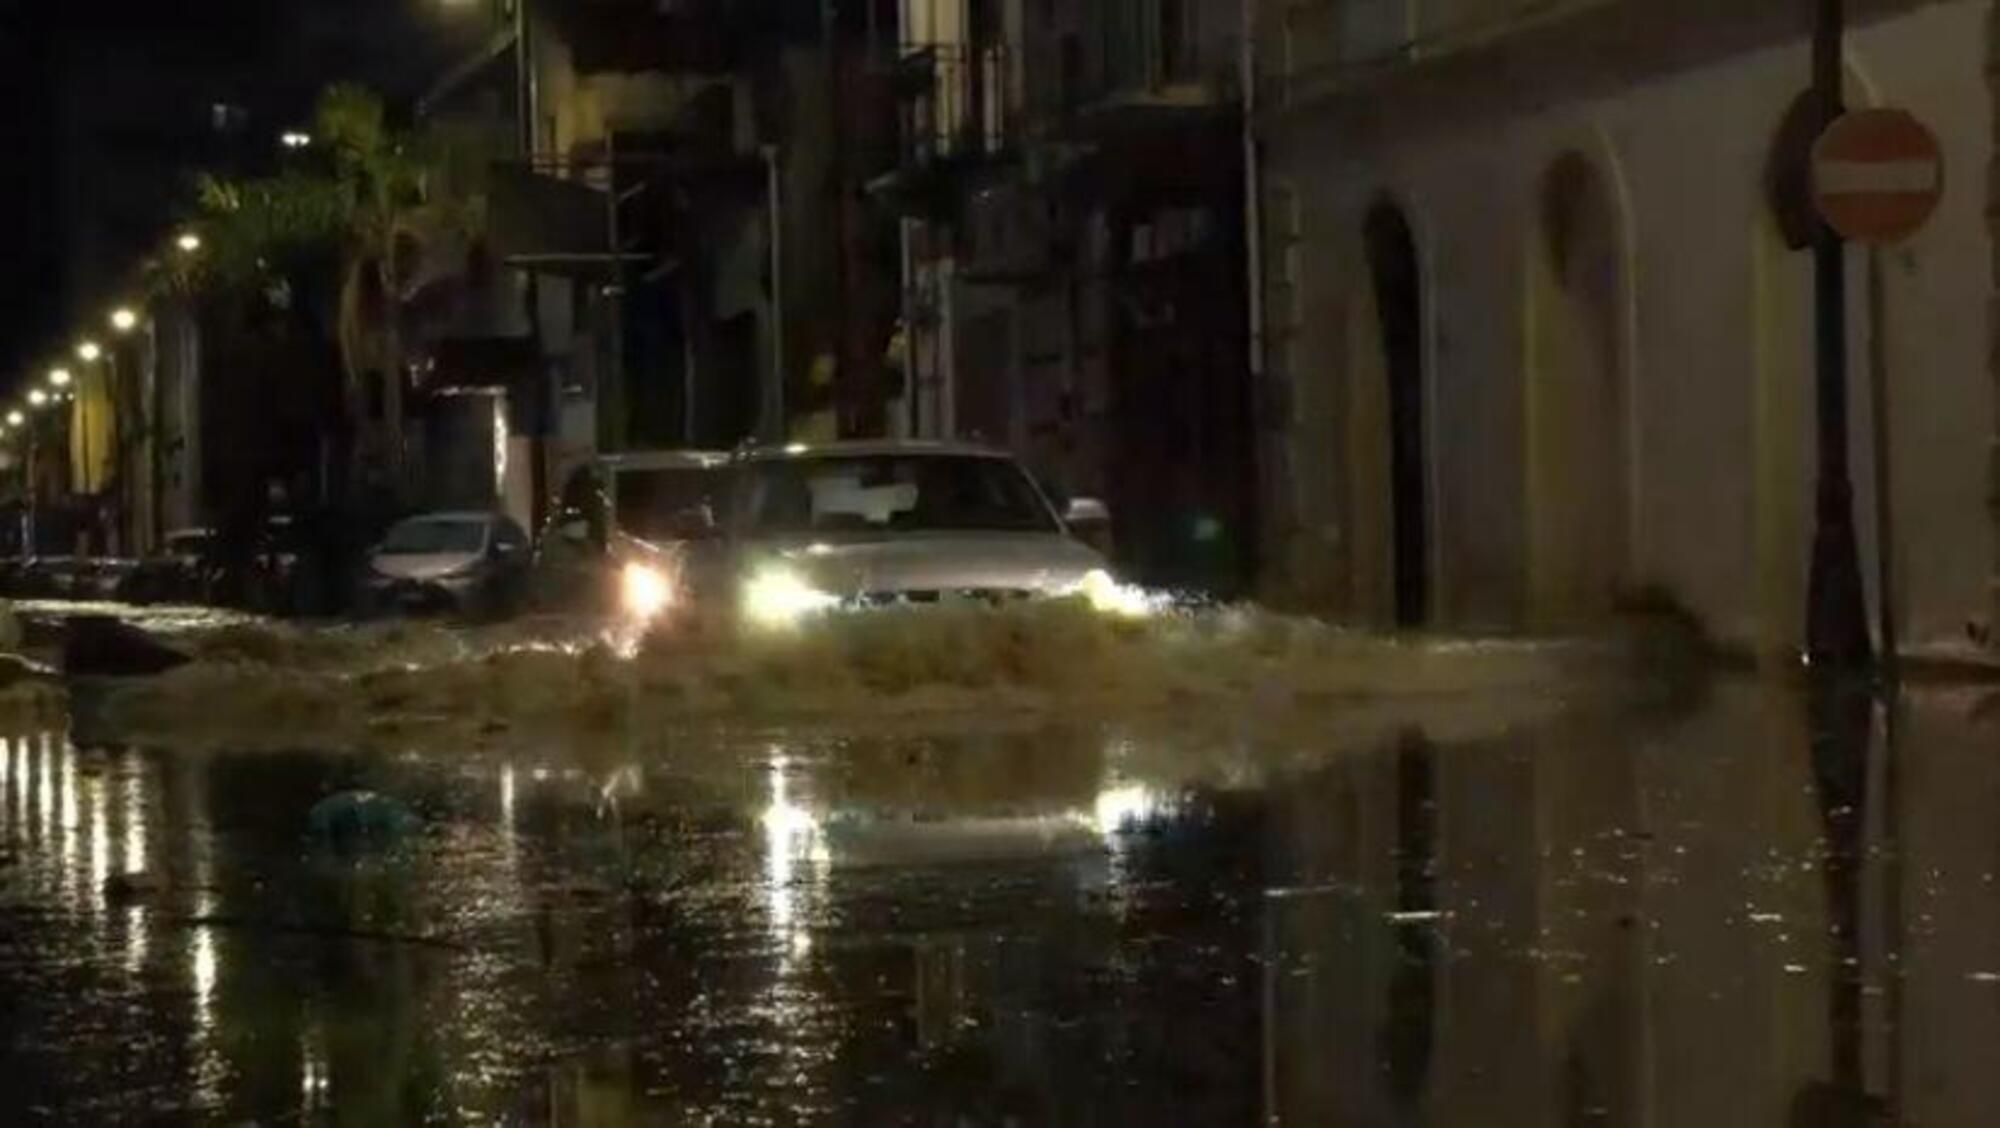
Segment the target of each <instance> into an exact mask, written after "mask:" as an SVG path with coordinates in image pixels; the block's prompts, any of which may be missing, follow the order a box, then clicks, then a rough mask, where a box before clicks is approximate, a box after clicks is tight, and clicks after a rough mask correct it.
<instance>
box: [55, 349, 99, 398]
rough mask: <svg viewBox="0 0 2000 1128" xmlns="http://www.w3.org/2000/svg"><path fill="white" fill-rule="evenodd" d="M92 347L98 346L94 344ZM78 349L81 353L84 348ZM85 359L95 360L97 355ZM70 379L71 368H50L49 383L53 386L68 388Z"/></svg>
mask: <svg viewBox="0 0 2000 1128" xmlns="http://www.w3.org/2000/svg"><path fill="white" fill-rule="evenodd" d="M91 347H92V348H96V346H95V345H93V346H91ZM77 351H78V352H79V353H80V352H82V351H83V350H81V349H78V350H77ZM84 359H86V360H94V359H96V358H95V356H90V357H85V358H84ZM69 381H70V375H69V369H67V368H52V369H50V370H49V383H50V385H52V386H54V387H57V388H67V387H69Z"/></svg>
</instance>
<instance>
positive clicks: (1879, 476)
mask: <svg viewBox="0 0 2000 1128" xmlns="http://www.w3.org/2000/svg"><path fill="white" fill-rule="evenodd" d="M1885 289H1886V287H1885V286H1884V284H1883V280H1882V252H1881V251H1880V250H1878V249H1876V248H1873V247H1871V248H1869V250H1868V325H1869V334H1868V399H1869V411H1870V413H1871V414H1872V415H1874V417H1875V589H1876V590H1875V609H1876V613H1877V615H1878V617H1879V618H1878V621H1879V624H1880V626H1879V628H1878V629H1879V632H1880V635H1881V638H1880V646H1881V648H1882V677H1883V679H1884V681H1885V682H1886V683H1887V684H1888V686H1889V687H1890V689H1891V690H1892V691H1893V690H1894V688H1895V685H1896V679H1897V675H1898V674H1899V673H1900V671H1899V670H1898V669H1897V664H1898V663H1897V660H1896V659H1897V653H1898V642H1897V637H1896V636H1897V628H1896V495H1895V493H1894V491H1893V489H1892V487H1893V485H1894V480H1893V477H1892V471H1893V470H1894V469H1895V468H1894V467H1893V466H1892V465H1890V458H1891V454H1892V450H1893V441H1894V436H1892V435H1891V434H1890V433H1889V422H1890V420H1889V322H1888V316H1887V315H1888V299H1887V297H1886V295H1885V293H1884V291H1885ZM1892 707H1893V706H1892Z"/></svg>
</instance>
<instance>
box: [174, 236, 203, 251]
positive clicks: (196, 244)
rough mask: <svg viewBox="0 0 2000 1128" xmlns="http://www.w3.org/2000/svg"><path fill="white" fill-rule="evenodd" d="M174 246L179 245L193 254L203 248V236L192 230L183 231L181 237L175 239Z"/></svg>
mask: <svg viewBox="0 0 2000 1128" xmlns="http://www.w3.org/2000/svg"><path fill="white" fill-rule="evenodd" d="M174 246H176V247H179V248H180V249H181V250H183V251H185V252H187V253H188V254H193V253H195V252H196V251H198V250H201V236H199V235H197V234H195V233H194V232H192V231H187V232H183V233H182V234H181V237H180V238H178V239H175V240H174Z"/></svg>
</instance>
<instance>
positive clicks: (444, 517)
mask: <svg viewBox="0 0 2000 1128" xmlns="http://www.w3.org/2000/svg"><path fill="white" fill-rule="evenodd" d="M506 516H507V515H506V514H504V513H494V512H492V511H491V510H485V509H441V510H438V511H437V512H435V513H412V514H410V515H409V516H408V517H405V518H403V519H402V520H401V521H398V522H396V524H398V525H407V524H410V523H411V522H413V521H450V522H470V521H480V522H486V521H500V520H504V519H505V518H506Z"/></svg>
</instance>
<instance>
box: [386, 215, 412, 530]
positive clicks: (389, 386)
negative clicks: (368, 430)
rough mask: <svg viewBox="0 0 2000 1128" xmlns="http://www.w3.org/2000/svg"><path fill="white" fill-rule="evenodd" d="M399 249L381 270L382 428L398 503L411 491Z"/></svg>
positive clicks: (392, 250) (390, 476)
mask: <svg viewBox="0 0 2000 1128" xmlns="http://www.w3.org/2000/svg"><path fill="white" fill-rule="evenodd" d="M394 260H395V248H394V247H393V246H392V247H390V248H389V253H388V255H387V256H385V257H384V259H383V260H382V261H383V265H382V266H381V267H380V268H379V270H380V278H381V286H382V311H381V312H382V326H381V342H382V356H381V360H382V428H383V430H384V431H385V432H386V435H385V439H386V441H385V443H384V450H385V452H386V457H387V461H388V470H389V482H390V487H391V489H393V490H394V491H395V494H396V498H397V500H399V501H401V500H406V499H407V498H408V496H409V492H410V474H409V465H408V463H409V457H408V450H407V448H406V446H405V436H404V432H403V327H402V325H401V324H400V322H401V313H402V290H401V288H400V287H399V286H398V285H397V282H396V268H395V261H394Z"/></svg>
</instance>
